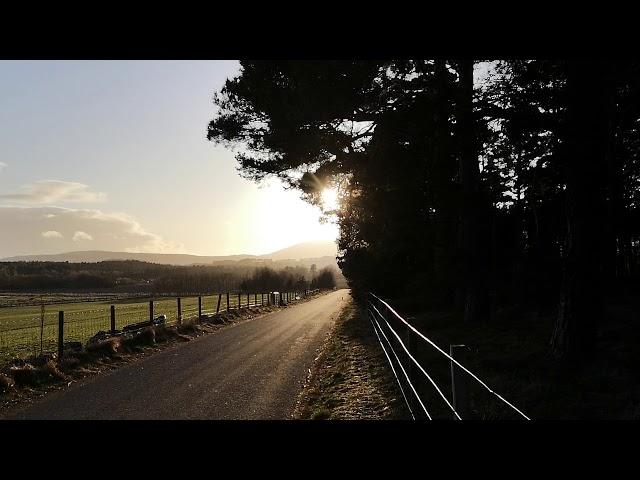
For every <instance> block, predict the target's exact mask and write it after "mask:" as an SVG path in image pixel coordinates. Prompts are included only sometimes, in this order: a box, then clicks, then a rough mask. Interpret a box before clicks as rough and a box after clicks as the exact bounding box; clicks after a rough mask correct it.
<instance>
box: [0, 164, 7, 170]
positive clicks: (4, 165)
mask: <svg viewBox="0 0 640 480" xmlns="http://www.w3.org/2000/svg"><path fill="white" fill-rule="evenodd" d="M7 167H8V165H7V164H6V163H4V162H0V172H1V171H2V170H3V169H4V168H7Z"/></svg>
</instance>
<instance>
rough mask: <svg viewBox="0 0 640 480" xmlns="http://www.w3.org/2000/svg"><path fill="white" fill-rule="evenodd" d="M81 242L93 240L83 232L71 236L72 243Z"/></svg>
mask: <svg viewBox="0 0 640 480" xmlns="http://www.w3.org/2000/svg"><path fill="white" fill-rule="evenodd" d="M81 240H93V237H92V236H91V235H89V234H88V233H87V232H83V231H81V230H79V231H77V232H76V233H74V234H73V241H74V242H79V241H81Z"/></svg>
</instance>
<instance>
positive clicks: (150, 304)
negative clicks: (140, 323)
mask: <svg viewBox="0 0 640 480" xmlns="http://www.w3.org/2000/svg"><path fill="white" fill-rule="evenodd" d="M149 322H153V300H149Z"/></svg>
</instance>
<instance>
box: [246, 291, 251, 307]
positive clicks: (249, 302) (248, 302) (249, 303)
mask: <svg viewBox="0 0 640 480" xmlns="http://www.w3.org/2000/svg"><path fill="white" fill-rule="evenodd" d="M249 305H251V300H249V294H248V293H247V308H249Z"/></svg>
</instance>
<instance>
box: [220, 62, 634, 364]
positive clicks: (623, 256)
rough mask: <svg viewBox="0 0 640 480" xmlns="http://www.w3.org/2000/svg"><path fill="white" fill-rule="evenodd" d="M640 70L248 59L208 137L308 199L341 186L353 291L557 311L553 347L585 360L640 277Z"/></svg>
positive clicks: (342, 246)
mask: <svg viewBox="0 0 640 480" xmlns="http://www.w3.org/2000/svg"><path fill="white" fill-rule="evenodd" d="M639 65H640V64H639V63H638V62H632V61H629V62H608V61H582V62H576V61H547V60H510V61H501V62H482V64H481V65H478V66H480V67H481V68H482V69H484V70H485V71H486V72H488V74H487V75H482V78H481V77H480V76H478V75H476V78H475V82H473V80H472V68H473V64H472V62H470V61H460V60H444V59H441V60H435V61H428V60H407V61H342V62H340V61H335V62H248V61H246V62H242V71H241V73H240V75H239V76H238V77H237V78H234V79H231V80H229V81H227V83H226V84H225V86H224V88H223V89H222V91H221V92H219V94H217V96H216V97H215V103H216V104H217V106H218V107H219V112H218V114H217V116H216V117H215V118H214V119H213V120H212V121H211V123H210V125H209V132H208V138H209V139H210V140H212V141H216V142H223V143H234V144H242V145H243V146H244V147H245V148H243V149H242V152H241V153H238V154H237V160H238V163H239V170H240V172H241V173H242V174H243V175H245V176H246V177H248V178H251V179H254V180H256V181H259V180H261V179H263V178H265V177H267V176H277V177H279V178H281V179H283V180H284V181H285V182H287V183H288V184H289V185H291V186H293V187H297V188H299V189H300V190H301V191H302V192H304V196H305V198H306V199H307V200H309V201H310V202H312V203H316V204H321V192H322V190H323V189H324V188H329V187H330V188H338V189H339V192H340V198H341V204H340V208H339V209H338V210H337V211H332V212H327V215H329V216H333V217H334V218H336V220H337V222H338V224H339V226H340V238H339V258H338V261H339V264H340V267H341V269H342V272H343V274H344V275H345V276H346V277H347V279H348V282H349V284H350V286H351V287H352V289H353V290H354V293H355V294H356V295H358V294H360V293H362V292H364V291H367V290H374V291H376V292H378V293H379V294H381V295H383V296H386V297H391V298H400V297H405V296H414V297H415V296H416V295H420V296H422V299H421V300H422V301H423V303H424V305H427V306H429V307H438V308H449V309H455V310H458V311H460V312H464V318H465V319H466V320H467V321H468V322H471V323H477V322H481V321H489V319H490V318H491V312H492V311H493V310H495V308H496V306H498V305H505V304H516V305H529V306H535V307H536V308H542V309H547V310H549V309H554V308H556V307H558V305H559V308H558V323H557V325H556V328H555V334H554V336H553V338H554V341H553V345H554V347H553V351H554V353H556V354H557V355H558V356H559V357H560V358H571V357H574V356H575V355H574V353H575V352H580V353H579V354H578V356H587V355H588V354H589V353H588V352H589V351H590V348H591V347H592V346H593V344H594V333H593V332H594V331H595V330H594V326H595V325H597V324H598V322H600V321H601V319H600V318H599V317H601V316H602V301H603V300H602V299H603V296H605V295H607V294H608V293H611V292H614V291H616V290H617V291H620V289H622V288H623V287H624V288H631V287H632V286H633V285H634V284H637V279H636V277H637V270H638V254H639V253H640V250H639V249H640V231H638V230H639V227H640V222H639V220H640V218H639V214H640V210H638V199H639V196H638V192H639V191H640V190H639V189H638V181H639V179H640V171H639V166H640V163H639V162H638V152H639V150H638V147H640V144H639V142H640V136H639V133H640V132H638V128H639V126H640V101H639V100H640V98H639V95H640V73H639V70H638V67H639ZM590 306H592V307H593V308H589V307H590ZM549 333H550V335H551V332H549Z"/></svg>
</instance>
